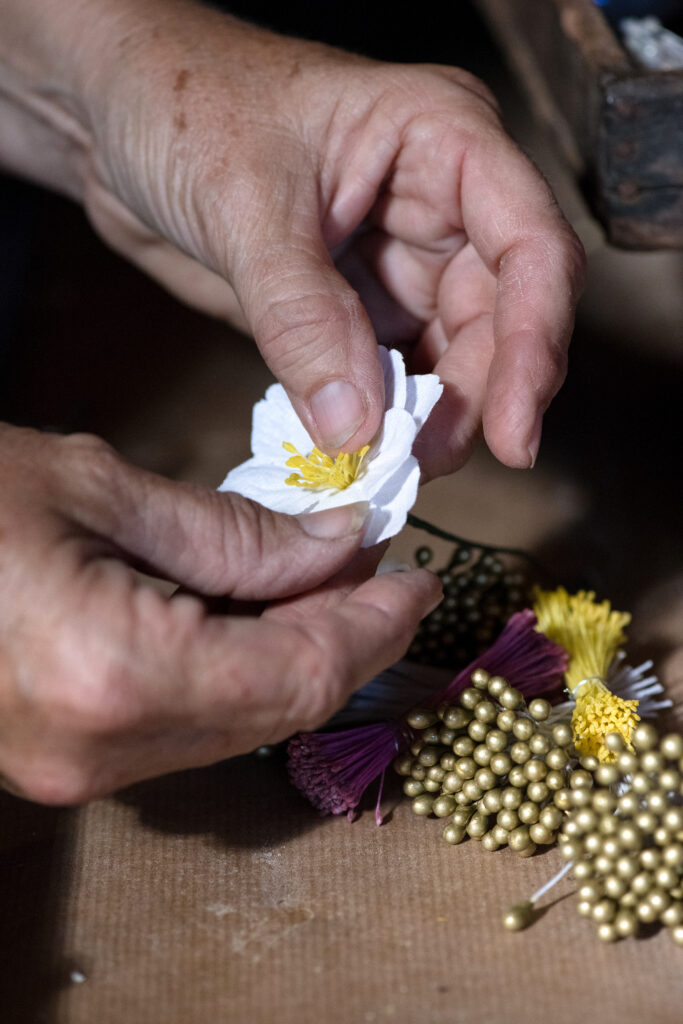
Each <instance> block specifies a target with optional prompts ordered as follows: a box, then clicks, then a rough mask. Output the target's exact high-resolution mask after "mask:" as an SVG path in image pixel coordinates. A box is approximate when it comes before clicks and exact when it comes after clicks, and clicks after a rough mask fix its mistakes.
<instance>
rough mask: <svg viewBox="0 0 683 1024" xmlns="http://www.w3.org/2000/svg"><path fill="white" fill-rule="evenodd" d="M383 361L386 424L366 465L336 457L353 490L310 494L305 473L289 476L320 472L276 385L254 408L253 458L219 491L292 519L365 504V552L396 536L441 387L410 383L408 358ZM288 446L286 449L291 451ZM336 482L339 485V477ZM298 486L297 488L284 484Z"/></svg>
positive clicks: (428, 381) (427, 379)
mask: <svg viewBox="0 0 683 1024" xmlns="http://www.w3.org/2000/svg"><path fill="white" fill-rule="evenodd" d="M379 355H380V360H381V363H382V369H383V371H384V393H385V413H384V422H383V424H382V427H381V429H380V430H379V432H378V434H377V436H376V437H375V439H374V440H373V442H372V444H371V445H369V447H368V449H367V451H366V452H365V454H364V455H362V457H360V456H361V453H358V454H357V455H349V456H347V457H346V461H344V460H343V457H341V456H340V457H338V459H337V466H341V468H346V469H348V470H349V476H350V477H351V482H350V483H348V484H347V485H346V486H343V487H341V488H340V487H337V486H334V485H333V484H331V483H330V484H328V483H327V482H323V483H320V484H317V485H315V486H306V485H305V481H304V480H303V477H302V475H301V474H300V473H296V472H295V473H291V472H290V469H291V468H299V469H301V473H304V471H306V472H308V471H311V472H315V470H316V467H317V462H316V456H315V455H314V459H313V461H312V462H311V461H309V459H308V457H309V456H310V455H311V454H312V453H313V450H314V444H313V441H312V440H311V438H310V437H309V435H308V433H307V431H306V430H305V428H304V427H303V426H302V424H301V421H300V420H299V417H298V416H297V414H296V413H295V412H294V409H293V408H292V404H291V402H290V400H289V398H288V397H287V394H286V392H285V389H284V388H283V387H282V385H281V384H273V385H271V387H269V388H268V390H267V391H266V395H265V398H263V399H261V401H259V402H257V403H256V405H255V406H254V415H253V420H252V430H251V450H252V452H253V456H252V458H251V459H249V460H248V461H247V462H243V463H242V465H241V466H237V467H236V468H235V469H232V470H230V472H229V473H228V475H227V476H226V478H225V480H224V481H223V483H222V484H221V486H220V487H219V488H218V489H219V490H220V491H234V492H236V493H237V494H241V495H243V496H244V497H245V498H251V499H252V500H253V501H258V502H259V503H260V504H261V505H265V506H266V508H271V509H273V510H274V511H276V512H286V513H288V514H289V515H298V514H299V513H301V512H320V511H322V510H323V509H326V508H337V507H339V506H340V505H349V504H351V503H352V502H355V501H367V502H369V503H370V512H369V515H368V520H367V524H366V531H365V536H364V538H363V547H370V545H372V544H377V543H379V541H382V540H386V539H387V538H389V537H393V536H394V535H395V534H397V533H398V532H399V530H401V528H402V527H403V526H404V524H405V521H406V518H407V515H408V512H409V511H410V509H411V508H412V506H413V504H414V503H415V498H416V497H417V486H418V482H419V479H420V467H419V465H418V462H417V459H416V458H415V456H414V455H413V454H412V447H413V442H414V440H415V438H416V437H417V434H418V432H419V431H420V430H421V429H422V427H423V425H424V423H425V420H426V419H427V417H428V416H429V414H430V412H431V411H432V409H433V408H434V406H435V405H436V403H437V401H438V399H439V396H440V395H441V392H442V391H443V386H442V384H441V383H440V381H439V378H438V377H437V376H436V375H435V374H433V373H427V374H422V375H419V376H406V372H405V366H404V363H403V357H402V356H401V354H400V353H399V352H396V351H395V350H393V349H392V350H391V351H388V350H387V349H386V348H383V347H382V346H380V348H379ZM283 443H286V444H287V449H286V450H285V449H283ZM294 449H296V453H295V457H294V458H290V455H288V452H289V453H292V452H293V451H294ZM301 457H303V458H301ZM321 458H322V459H323V460H324V459H325V458H326V457H324V456H321ZM340 459H341V462H340ZM288 461H289V466H290V469H288ZM333 466H334V463H333V460H330V459H327V463H326V464H325V466H323V468H322V473H321V476H322V477H324V476H325V475H326V474H328V473H329V468H330V467H333ZM333 472H334V470H333ZM356 473H357V475H355V474H356ZM334 475H335V477H336V479H339V476H340V474H339V473H335V474H334ZM354 475H355V478H353V477H354ZM293 478H297V479H298V481H299V483H298V484H297V483H295V484H292V483H287V482H286V481H287V480H288V479H289V480H290V481H291V480H292V479H293ZM302 484H304V485H303V486H302Z"/></svg>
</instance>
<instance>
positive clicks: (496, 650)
mask: <svg viewBox="0 0 683 1024" xmlns="http://www.w3.org/2000/svg"><path fill="white" fill-rule="evenodd" d="M535 627H536V616H535V615H534V613H533V612H532V611H530V610H528V609H527V610H525V611H522V612H517V613H516V614H515V615H513V616H511V618H510V619H509V621H508V623H507V625H506V626H505V628H504V629H503V631H502V633H501V634H500V636H499V637H498V639H497V640H496V641H495V643H494V644H493V645H492V646H491V647H490V648H489V650H488V651H485V652H484V654H482V655H481V656H480V657H478V658H475V659H474V661H472V662H470V664H469V665H468V666H467V667H466V668H464V669H463V670H462V671H461V672H459V673H458V675H457V676H455V678H454V679H453V680H451V682H450V683H448V685H447V686H445V687H444V688H443V689H442V690H440V691H438V692H437V693H435V694H434V695H433V696H432V697H431V698H430V699H428V700H427V701H422V702H421V704H422V706H425V705H428V706H432V707H433V706H435V705H437V704H441V703H442V702H443V701H448V700H451V699H453V698H454V697H455V696H457V694H459V693H460V692H461V691H462V690H464V689H465V687H466V686H469V684H470V677H471V675H472V672H473V671H474V670H475V669H477V668H483V669H485V670H486V671H487V672H489V673H491V674H495V675H500V676H503V677H504V678H505V679H506V680H507V681H508V682H509V683H510V685H511V686H514V687H516V688H517V689H519V690H520V691H521V693H523V694H524V696H525V697H538V696H542V695H544V694H545V695H548V694H552V693H556V692H557V691H558V690H559V688H560V687H561V685H562V679H563V674H564V671H565V669H566V667H567V660H568V655H567V653H566V651H565V650H564V649H563V648H562V647H560V646H559V645H558V644H556V643H553V641H552V640H549V639H548V638H547V637H546V636H544V635H543V634H542V633H539V632H538V631H537V630H536V628H535ZM415 671H416V672H419V666H416V667H415ZM414 739H415V733H414V731H413V730H412V729H411V728H410V726H409V725H408V724H407V722H406V720H405V717H403V718H400V719H397V720H396V719H395V720H393V721H388V722H379V723H375V724H373V725H364V726H359V727H357V728H354V729H346V730H345V731H343V732H328V733H325V732H317V733H315V732H313V733H299V734H298V735H297V736H295V737H293V739H291V740H290V742H289V747H288V758H289V763H288V768H289V777H290V779H291V781H292V783H293V784H294V785H295V786H296V788H297V789H298V790H300V791H301V792H302V793H303V794H304V796H305V797H307V799H308V800H310V802H311V803H312V804H313V806H314V807H317V808H318V810H319V811H321V813H322V814H343V813H344V812H346V813H347V816H348V817H349V818H350V819H351V818H353V815H354V812H355V809H356V807H357V806H358V804H359V802H360V799H361V797H362V795H363V793H364V792H365V790H366V789H367V788H368V786H369V785H370V784H371V783H372V782H373V781H374V780H375V779H376V778H378V776H380V775H381V774H382V773H383V772H384V771H385V770H386V768H387V767H388V766H389V765H390V764H391V762H392V761H393V760H394V758H395V757H396V756H397V755H398V754H400V753H402V752H403V751H404V750H406V749H407V748H408V747H409V746H410V744H411V743H412V742H413V741H414ZM377 817H378V821H381V817H380V816H379V813H378V815H377Z"/></svg>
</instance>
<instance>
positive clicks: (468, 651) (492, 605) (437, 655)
mask: <svg viewBox="0 0 683 1024" xmlns="http://www.w3.org/2000/svg"><path fill="white" fill-rule="evenodd" d="M408 523H409V525H411V526H413V527H416V528H417V529H420V530H423V531H425V532H427V533H429V534H432V535H433V536H435V537H438V538H440V539H442V540H446V541H448V542H449V543H451V544H453V550H452V552H451V555H450V557H449V559H448V561H447V562H446V564H445V565H444V566H443V567H442V568H440V569H438V570H436V575H437V576H438V577H439V579H440V580H441V583H442V585H443V591H444V598H443V601H442V602H441V604H440V605H439V606H438V608H436V609H435V610H434V611H433V612H431V614H430V615H428V616H427V617H426V618H425V619H423V621H422V622H421V623H420V625H419V627H418V631H417V633H416V635H415V638H414V640H413V642H412V644H411V645H410V649H409V651H408V654H407V655H406V657H407V659H408V661H410V662H412V663H414V664H420V665H432V666H449V667H451V668H452V667H453V666H455V665H465V664H468V663H469V662H471V661H473V660H474V659H475V658H476V657H477V656H478V655H480V654H482V653H483V652H484V651H485V650H486V648H487V647H489V646H490V645H491V643H492V642H493V640H494V639H495V637H496V636H497V635H498V634H499V633H500V631H501V629H502V628H503V626H504V625H505V623H506V622H507V621H508V619H509V618H510V616H511V615H513V614H514V613H515V612H518V611H521V610H522V608H526V607H528V605H529V603H530V595H531V588H530V584H529V579H528V576H527V574H526V572H525V571H524V570H523V569H522V568H521V565H522V564H527V565H529V564H531V565H532V566H533V567H534V568H535V570H536V571H535V572H534V578H536V579H537V578H539V575H545V574H546V573H545V572H544V570H543V569H542V567H540V566H539V565H538V564H537V563H536V561H535V559H534V558H533V556H532V555H530V554H528V553H527V552H525V551H521V550H519V549H517V548H502V547H494V546H492V545H490V544H483V543H481V542H477V541H472V540H467V539H465V538H463V537H458V536H457V535H456V534H453V533H449V532H448V531H446V530H442V529H440V528H439V527H436V526H433V525H432V524H431V523H427V522H425V521H424V520H423V519H418V518H417V517H416V516H413V515H412V514H411V515H409V516H408ZM433 558H434V552H433V551H432V549H431V548H430V547H428V546H427V545H422V546H421V547H419V548H418V549H417V551H416V552H415V561H416V563H417V565H419V566H423V567H426V566H428V565H430V564H431V562H432V560H433Z"/></svg>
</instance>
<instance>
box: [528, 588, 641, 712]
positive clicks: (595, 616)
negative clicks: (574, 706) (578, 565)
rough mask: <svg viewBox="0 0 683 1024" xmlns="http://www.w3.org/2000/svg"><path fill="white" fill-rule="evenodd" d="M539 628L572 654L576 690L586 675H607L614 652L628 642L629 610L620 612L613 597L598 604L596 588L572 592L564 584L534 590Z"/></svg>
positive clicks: (570, 677) (570, 679) (570, 676)
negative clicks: (613, 604) (594, 589)
mask: <svg viewBox="0 0 683 1024" xmlns="http://www.w3.org/2000/svg"><path fill="white" fill-rule="evenodd" d="M534 612H535V613H536V618H537V619H538V629H539V631H540V632H541V633H545V635H546V636H547V637H549V638H550V639H551V640H554V641H555V643H557V644H560V646H561V647H564V649H565V651H567V653H568V654H569V667H568V669H567V672H566V674H565V679H566V682H567V686H568V687H569V689H570V690H571V691H572V693H573V692H574V690H575V689H576V687H577V686H578V685H579V683H581V682H583V680H584V679H592V678H593V677H595V676H598V677H599V678H600V679H604V678H605V676H606V675H607V669H608V668H609V666H610V664H611V662H612V659H613V658H614V655H615V654H616V653H617V650H618V649H619V647H620V646H621V645H622V644H623V643H625V641H626V637H625V635H624V626H627V625H628V623H629V622H630V621H631V616H630V615H629V614H628V612H616V611H612V610H611V608H610V603H609V601H603V602H602V603H601V604H598V603H597V602H596V600H595V594H594V593H593V592H592V591H585V590H580V591H579V592H578V594H568V593H567V591H566V590H565V589H564V587H558V589H557V590H553V591H548V590H540V589H539V588H536V589H535V591H534Z"/></svg>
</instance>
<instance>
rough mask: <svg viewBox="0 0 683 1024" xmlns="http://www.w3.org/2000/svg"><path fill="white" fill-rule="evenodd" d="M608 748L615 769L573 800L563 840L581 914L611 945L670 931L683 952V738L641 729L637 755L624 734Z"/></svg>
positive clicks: (602, 770)
mask: <svg viewBox="0 0 683 1024" xmlns="http://www.w3.org/2000/svg"><path fill="white" fill-rule="evenodd" d="M606 744H607V747H608V748H609V750H610V751H611V752H612V753H613V754H614V757H615V760H614V762H612V763H609V764H605V763H602V764H600V765H599V766H598V767H597V768H596V769H595V772H594V779H595V784H594V785H593V786H591V787H586V788H585V789H584V790H582V791H576V792H574V793H573V794H572V799H571V812H570V814H569V815H568V817H567V819H566V820H565V822H564V824H563V827H562V832H561V834H560V837H559V839H560V849H561V851H562V854H563V856H564V857H566V858H567V859H568V860H569V861H571V862H572V873H573V875H574V877H575V878H576V880H577V882H578V883H579V890H578V897H579V903H578V911H579V914H581V915H582V916H584V917H589V918H591V919H592V920H593V921H595V922H596V924H597V926H598V936H599V937H600V938H601V939H602V940H603V941H605V942H613V941H614V940H615V939H619V938H625V937H627V936H629V935H638V934H639V932H640V931H641V929H642V927H643V926H644V925H653V924H663V925H665V926H666V927H667V928H668V929H669V930H670V934H671V937H672V939H673V941H674V942H675V943H676V944H677V945H679V946H683V806H681V796H682V795H683V737H681V736H680V735H678V734H677V733H669V734H668V735H665V736H664V737H662V738H661V739H660V738H659V736H658V733H657V730H656V729H655V727H654V726H653V725H651V724H650V723H641V724H640V725H638V726H637V727H636V729H635V730H634V732H633V736H632V745H633V748H634V749H633V750H632V751H631V750H628V749H627V748H626V745H625V744H624V741H623V739H622V737H621V736H620V735H619V734H618V733H611V734H610V735H608V736H607V737H606ZM619 794H620V795H619Z"/></svg>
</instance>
